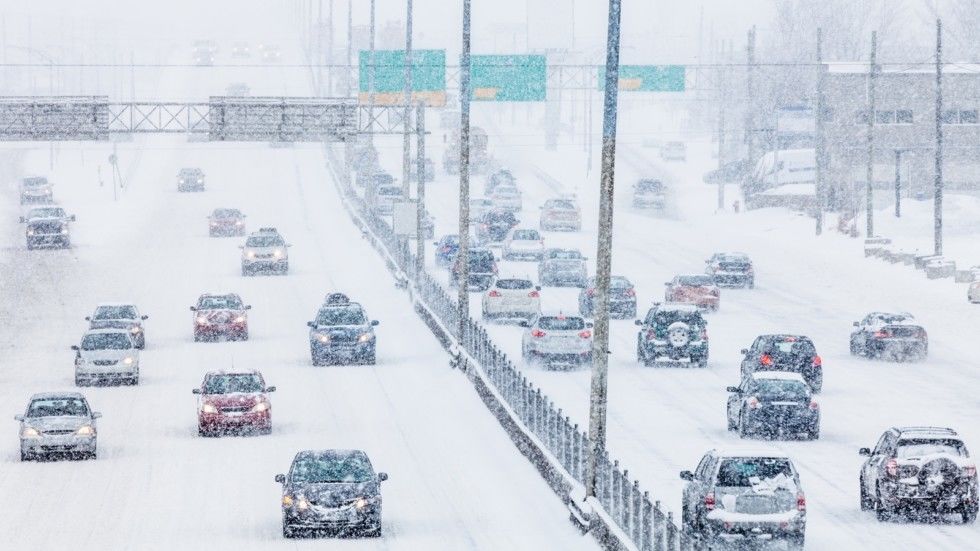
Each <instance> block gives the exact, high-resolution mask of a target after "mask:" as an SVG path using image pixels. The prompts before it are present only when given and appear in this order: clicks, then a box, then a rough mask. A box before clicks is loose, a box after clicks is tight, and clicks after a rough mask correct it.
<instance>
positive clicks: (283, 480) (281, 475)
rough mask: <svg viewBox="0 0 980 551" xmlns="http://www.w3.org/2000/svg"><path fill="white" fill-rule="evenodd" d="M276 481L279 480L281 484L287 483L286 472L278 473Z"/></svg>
mask: <svg viewBox="0 0 980 551" xmlns="http://www.w3.org/2000/svg"><path fill="white" fill-rule="evenodd" d="M276 482H278V483H280V484H285V483H286V475H284V474H277V475H276Z"/></svg>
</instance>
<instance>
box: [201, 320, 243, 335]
mask: <svg viewBox="0 0 980 551" xmlns="http://www.w3.org/2000/svg"><path fill="white" fill-rule="evenodd" d="M246 333H248V322H243V323H205V324H200V323H196V322H195V324H194V335H196V336H217V335H243V334H246Z"/></svg>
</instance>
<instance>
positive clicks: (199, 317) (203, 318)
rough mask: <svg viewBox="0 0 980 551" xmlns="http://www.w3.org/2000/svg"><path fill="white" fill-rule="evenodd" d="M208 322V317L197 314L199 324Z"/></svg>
mask: <svg viewBox="0 0 980 551" xmlns="http://www.w3.org/2000/svg"><path fill="white" fill-rule="evenodd" d="M207 322H208V318H206V317H204V316H197V324H198V325H204V324H205V323H207Z"/></svg>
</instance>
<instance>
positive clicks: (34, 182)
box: [20, 176, 54, 205]
mask: <svg viewBox="0 0 980 551" xmlns="http://www.w3.org/2000/svg"><path fill="white" fill-rule="evenodd" d="M53 187H54V186H53V185H52V184H51V182H49V181H48V179H47V178H45V177H44V176H30V177H28V178H24V179H23V180H21V181H20V204H22V205H24V204H27V203H54V191H53V189H52V188H53Z"/></svg>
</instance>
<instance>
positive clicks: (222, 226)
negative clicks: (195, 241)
mask: <svg viewBox="0 0 980 551" xmlns="http://www.w3.org/2000/svg"><path fill="white" fill-rule="evenodd" d="M208 232H209V235H210V236H211V237H219V236H240V235H245V215H244V214H242V211H240V210H238V209H225V208H217V209H214V210H213V211H212V212H211V216H208Z"/></svg>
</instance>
